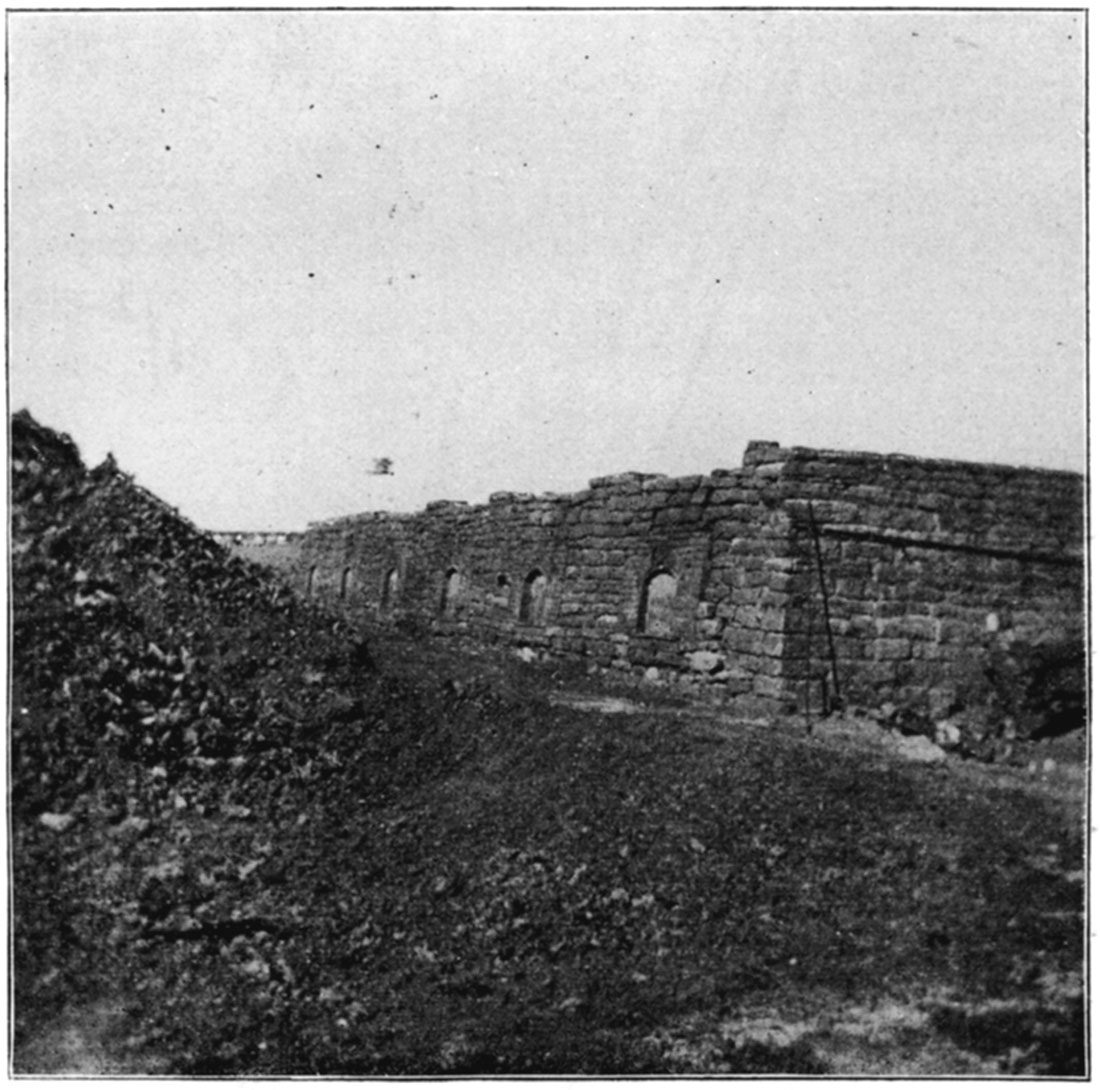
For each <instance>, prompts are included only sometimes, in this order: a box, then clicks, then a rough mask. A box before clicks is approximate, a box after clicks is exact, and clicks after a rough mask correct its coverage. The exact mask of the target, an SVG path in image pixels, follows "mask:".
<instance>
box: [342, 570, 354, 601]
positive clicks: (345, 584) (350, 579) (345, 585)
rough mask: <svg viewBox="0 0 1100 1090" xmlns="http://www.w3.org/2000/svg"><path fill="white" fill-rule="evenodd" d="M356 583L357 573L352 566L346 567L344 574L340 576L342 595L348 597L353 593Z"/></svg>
mask: <svg viewBox="0 0 1100 1090" xmlns="http://www.w3.org/2000/svg"><path fill="white" fill-rule="evenodd" d="M354 585H355V573H354V572H353V571H352V570H351V568H345V569H344V574H343V575H341V576H340V597H341V598H347V596H348V595H349V594H350V593H351V591H352V589H353V588H354Z"/></svg>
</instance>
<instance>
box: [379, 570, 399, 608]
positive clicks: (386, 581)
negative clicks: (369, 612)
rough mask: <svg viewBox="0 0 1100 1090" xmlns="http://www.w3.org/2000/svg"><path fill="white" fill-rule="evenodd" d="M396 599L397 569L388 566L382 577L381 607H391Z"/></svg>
mask: <svg viewBox="0 0 1100 1090" xmlns="http://www.w3.org/2000/svg"><path fill="white" fill-rule="evenodd" d="M396 601H397V569H396V568H390V570H389V571H388V572H386V574H385V576H384V577H383V579H382V608H383V609H393V605H394V602H396Z"/></svg>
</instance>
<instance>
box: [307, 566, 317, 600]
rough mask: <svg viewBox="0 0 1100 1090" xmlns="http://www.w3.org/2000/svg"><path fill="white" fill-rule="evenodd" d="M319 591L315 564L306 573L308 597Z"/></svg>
mask: <svg viewBox="0 0 1100 1090" xmlns="http://www.w3.org/2000/svg"><path fill="white" fill-rule="evenodd" d="M316 593H317V565H316V564H314V565H313V567H312V568H310V569H309V573H308V574H307V575H306V597H307V598H312V597H313V596H314V595H315V594H316Z"/></svg>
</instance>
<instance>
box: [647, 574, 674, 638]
mask: <svg viewBox="0 0 1100 1090" xmlns="http://www.w3.org/2000/svg"><path fill="white" fill-rule="evenodd" d="M675 598H676V576H675V575H673V574H672V572H670V571H656V572H654V573H653V574H652V575H651V576H650V577H649V578H648V579H647V580H646V581H645V586H644V587H643V588H642V601H641V604H640V605H639V608H638V631H639V632H646V633H648V634H649V635H651V636H671V635H672V629H673V616H674V614H673V602H674V600H675Z"/></svg>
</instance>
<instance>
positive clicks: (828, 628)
mask: <svg viewBox="0 0 1100 1090" xmlns="http://www.w3.org/2000/svg"><path fill="white" fill-rule="evenodd" d="M806 509H807V511H808V512H809V515H810V534H811V536H812V537H813V539H814V558H815V560H816V561H817V581H818V583H819V585H820V586H821V605H822V607H823V610H824V615H825V616H824V619H825V636H826V638H827V639H828V641H829V665H830V666H831V668H832V675H833V694H834V696H835V698H836V700H837V702H838V703H839V702H840V699H841V696H840V675H839V673H838V671H837V667H836V645H835V644H834V643H833V625H832V622H831V621H830V619H829V591H828V588H827V587H826V586H825V562H824V560H823V559H822V556H821V540H820V538H819V536H818V532H817V519H816V518H814V505H813V504H812V503H807V504H806Z"/></svg>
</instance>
